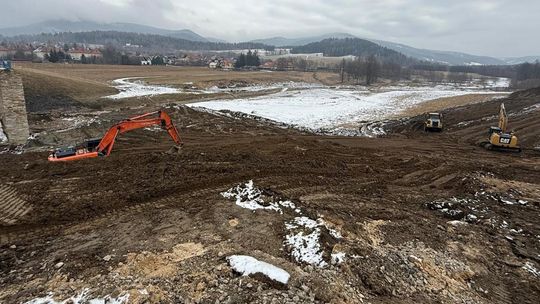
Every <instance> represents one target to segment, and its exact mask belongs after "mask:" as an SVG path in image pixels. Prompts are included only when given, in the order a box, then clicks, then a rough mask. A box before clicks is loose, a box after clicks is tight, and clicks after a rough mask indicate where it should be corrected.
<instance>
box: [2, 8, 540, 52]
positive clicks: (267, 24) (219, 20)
mask: <svg viewBox="0 0 540 304" xmlns="http://www.w3.org/2000/svg"><path fill="white" fill-rule="evenodd" d="M1 1H2V2H6V3H4V4H2V5H1V6H0V7H1V8H2V11H4V12H8V13H7V14H3V15H2V18H1V19H0V27H10V26H18V25H25V24H29V23H34V22H39V21H44V20H50V19H68V20H92V21H98V22H134V23H141V24H146V25H153V26H158V27H165V28H170V29H181V28H189V29H192V30H194V31H196V32H198V33H200V34H203V35H207V36H213V37H219V38H223V39H227V40H230V41H245V40H250V39H255V38H266V37H270V36H288V37H298V36H304V35H317V34H323V33H328V32H337V31H339V32H349V33H351V34H355V35H358V36H360V37H367V38H375V39H381V40H389V41H394V42H400V43H405V44H409V45H411V46H415V47H420V48H431V49H442V50H455V51H465V52H470V53H474V54H485V55H492V56H521V55H538V54H540V41H538V39H535V38H536V36H537V35H538V34H537V31H538V29H539V28H540V18H538V17H537V14H538V12H539V11H540V1H537V0H520V1H512V0H454V1H447V0H444V1H443V0H378V1H373V0H295V1H290V0H273V1H262V0H259V1H251V2H248V1H245V0H228V1H217V0H198V1H182V0H152V1H148V0H77V1H65V0H48V1H35V0H18V1H7V0H1Z"/></svg>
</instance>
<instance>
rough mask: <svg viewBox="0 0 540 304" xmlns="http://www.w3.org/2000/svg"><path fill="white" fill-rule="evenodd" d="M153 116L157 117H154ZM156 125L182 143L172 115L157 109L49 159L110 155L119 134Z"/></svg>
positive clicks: (121, 123) (117, 125) (62, 149)
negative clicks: (101, 136)
mask: <svg viewBox="0 0 540 304" xmlns="http://www.w3.org/2000/svg"><path fill="white" fill-rule="evenodd" d="M156 114H157V115H156ZM151 116H157V117H154V118H152V117H151ZM154 125H158V126H160V127H161V128H162V129H164V130H166V131H167V132H168V133H169V135H170V136H171V138H172V140H173V141H174V142H175V143H176V144H177V145H181V144H182V143H181V141H180V135H179V134H178V131H177V130H176V127H175V126H174V125H173V123H172V121H171V117H170V116H169V115H168V114H167V113H165V112H164V111H156V112H152V113H146V114H143V115H139V116H135V117H131V118H129V119H126V120H123V121H121V122H119V123H117V124H115V125H114V126H112V127H111V128H109V130H108V131H107V133H105V135H104V136H103V138H98V139H90V140H87V141H85V142H84V143H82V144H80V145H77V146H75V147H67V148H59V149H56V150H55V151H53V152H52V154H51V155H50V156H49V161H52V162H58V161H72V160H79V159H84V158H94V157H98V156H109V154H111V151H112V148H113V145H114V142H115V140H116V137H117V136H118V134H122V133H125V132H128V131H131V130H135V129H140V128H146V127H149V126H154Z"/></svg>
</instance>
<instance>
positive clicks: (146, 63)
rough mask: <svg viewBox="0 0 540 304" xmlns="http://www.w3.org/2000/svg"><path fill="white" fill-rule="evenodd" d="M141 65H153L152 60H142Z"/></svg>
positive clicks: (145, 58)
mask: <svg viewBox="0 0 540 304" xmlns="http://www.w3.org/2000/svg"><path fill="white" fill-rule="evenodd" d="M141 65H152V59H151V58H147V57H142V58H141Z"/></svg>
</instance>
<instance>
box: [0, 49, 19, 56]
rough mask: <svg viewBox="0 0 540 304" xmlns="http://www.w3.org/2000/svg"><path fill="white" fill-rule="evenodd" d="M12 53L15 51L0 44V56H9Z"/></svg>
mask: <svg viewBox="0 0 540 304" xmlns="http://www.w3.org/2000/svg"><path fill="white" fill-rule="evenodd" d="M13 54H15V51H12V50H10V49H8V48H5V47H2V46H0V58H8V57H11V56H12V55H13Z"/></svg>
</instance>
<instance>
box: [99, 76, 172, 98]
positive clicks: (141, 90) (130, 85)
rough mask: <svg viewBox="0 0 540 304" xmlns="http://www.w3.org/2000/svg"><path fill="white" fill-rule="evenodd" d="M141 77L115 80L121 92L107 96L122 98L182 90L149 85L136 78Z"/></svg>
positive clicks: (114, 82)
mask: <svg viewBox="0 0 540 304" xmlns="http://www.w3.org/2000/svg"><path fill="white" fill-rule="evenodd" d="M140 78H142V77H133V78H120V79H116V80H113V85H114V87H115V88H116V89H118V90H119V91H120V93H118V94H115V95H110V96H106V98H110V99H122V98H129V97H141V96H153V95H162V94H176V93H180V92H181V91H180V90H179V89H176V88H171V87H166V86H157V85H149V84H146V83H144V82H143V81H141V80H136V79H140Z"/></svg>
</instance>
